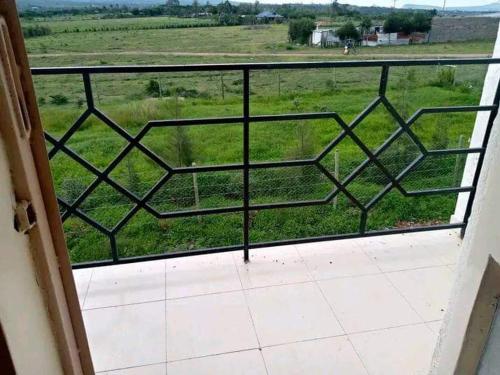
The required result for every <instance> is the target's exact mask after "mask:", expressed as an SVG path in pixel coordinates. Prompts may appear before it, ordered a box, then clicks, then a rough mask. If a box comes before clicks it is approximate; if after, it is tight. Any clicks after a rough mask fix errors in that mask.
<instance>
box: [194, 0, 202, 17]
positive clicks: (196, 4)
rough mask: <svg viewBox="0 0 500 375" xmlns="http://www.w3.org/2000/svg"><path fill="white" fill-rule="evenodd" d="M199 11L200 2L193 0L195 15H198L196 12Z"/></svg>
mask: <svg viewBox="0 0 500 375" xmlns="http://www.w3.org/2000/svg"><path fill="white" fill-rule="evenodd" d="M199 12H200V4H199V3H198V0H193V13H194V16H195V17H198V13H199Z"/></svg>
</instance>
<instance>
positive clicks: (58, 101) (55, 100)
mask: <svg viewBox="0 0 500 375" xmlns="http://www.w3.org/2000/svg"><path fill="white" fill-rule="evenodd" d="M50 102H51V103H52V104H55V105H64V104H68V102H69V99H68V98H67V97H66V96H64V95H62V94H56V95H51V96H50Z"/></svg>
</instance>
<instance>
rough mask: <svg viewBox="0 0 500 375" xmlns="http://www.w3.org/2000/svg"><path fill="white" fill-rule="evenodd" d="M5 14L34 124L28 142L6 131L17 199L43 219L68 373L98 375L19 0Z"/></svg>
mask: <svg viewBox="0 0 500 375" xmlns="http://www.w3.org/2000/svg"><path fill="white" fill-rule="evenodd" d="M0 15H1V16H3V18H4V20H5V22H6V24H7V28H8V33H9V36H10V44H11V46H12V51H13V55H14V59H15V63H16V65H17V66H16V68H17V72H18V74H19V82H20V85H21V95H22V98H20V101H22V102H24V104H25V106H26V109H27V115H28V119H27V121H29V122H30V126H29V128H30V130H29V132H28V133H27V137H25V138H24V139H23V137H22V136H21V134H20V133H19V132H18V129H14V127H13V126H11V127H9V126H7V125H8V124H4V126H3V127H4V129H0V130H2V131H3V132H2V134H3V135H4V136H5V142H6V146H7V153H8V155H9V154H10V156H9V161H10V162H11V167H12V177H13V183H14V188H15V190H16V198H18V199H23V200H28V201H30V202H32V205H33V207H34V209H35V213H36V216H37V219H36V220H37V224H36V226H35V228H33V230H30V231H29V232H28V234H29V237H30V244H31V246H32V251H33V259H34V264H35V268H36V270H37V279H38V280H39V282H40V285H41V288H42V289H43V290H44V292H45V302H46V304H47V308H48V311H49V314H50V317H51V321H52V324H53V329H54V332H55V335H56V338H57V342H58V345H59V348H58V349H59V350H58V351H59V353H60V355H61V361H62V366H63V369H64V372H65V374H85V375H87V374H88V375H90V374H94V370H93V366H92V360H91V356H90V350H89V346H88V342H87V336H86V333H85V327H84V323H83V318H82V314H81V310H80V304H79V301H78V295H77V293H76V288H75V282H74V279H73V273H72V270H71V264H70V260H69V256H68V250H67V247H66V242H65V239H64V233H63V228H62V223H61V220H60V216H59V208H58V204H57V200H56V197H55V190H54V186H53V182H52V175H51V172H50V166H49V162H48V156H47V151H46V148H45V138H44V135H43V129H42V125H41V120H40V115H39V112H38V106H37V103H36V98H35V91H34V86H33V81H32V77H31V73H30V69H29V63H28V58H27V54H26V49H25V46H24V40H23V35H22V30H21V26H20V23H19V19H18V15H17V9H16V5H15V1H14V0H3V1H0ZM0 125H1V124H0ZM0 128H1V126H0Z"/></svg>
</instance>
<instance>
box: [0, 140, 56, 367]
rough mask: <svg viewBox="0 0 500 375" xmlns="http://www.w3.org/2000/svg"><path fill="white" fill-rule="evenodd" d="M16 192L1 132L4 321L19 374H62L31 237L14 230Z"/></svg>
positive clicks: (0, 313)
mask: <svg viewBox="0 0 500 375" xmlns="http://www.w3.org/2000/svg"><path fill="white" fill-rule="evenodd" d="M12 192H13V188H12V184H11V178H10V171H9V166H8V162H7V154H6V151H5V146H4V143H3V140H2V137H1V134H0V323H1V324H2V329H3V331H4V334H5V337H6V340H7V344H8V346H9V350H10V352H11V355H12V360H13V362H14V366H15V368H16V371H17V373H18V374H20V375H24V374H40V375H42V374H47V375H49V374H50V375H58V374H62V368H61V364H60V358H59V354H58V352H57V347H56V341H55V338H54V334H53V332H52V330H51V325H50V321H49V316H48V313H47V309H46V306H45V304H44V300H43V297H42V290H41V289H40V287H39V286H38V283H37V280H36V278H35V274H34V272H35V268H34V266H33V261H32V257H31V254H30V247H29V242H28V238H27V236H25V235H22V234H19V233H18V232H17V231H16V230H15V229H14V225H13V218H14V216H13V207H15V200H14V197H13V193H12Z"/></svg>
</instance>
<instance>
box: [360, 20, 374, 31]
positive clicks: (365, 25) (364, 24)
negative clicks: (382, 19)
mask: <svg viewBox="0 0 500 375" xmlns="http://www.w3.org/2000/svg"><path fill="white" fill-rule="evenodd" d="M359 26H360V27H361V34H362V35H364V34H366V33H368V32H369V31H370V28H371V27H372V20H371V18H370V17H363V19H362V20H361V23H360V24H359Z"/></svg>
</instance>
